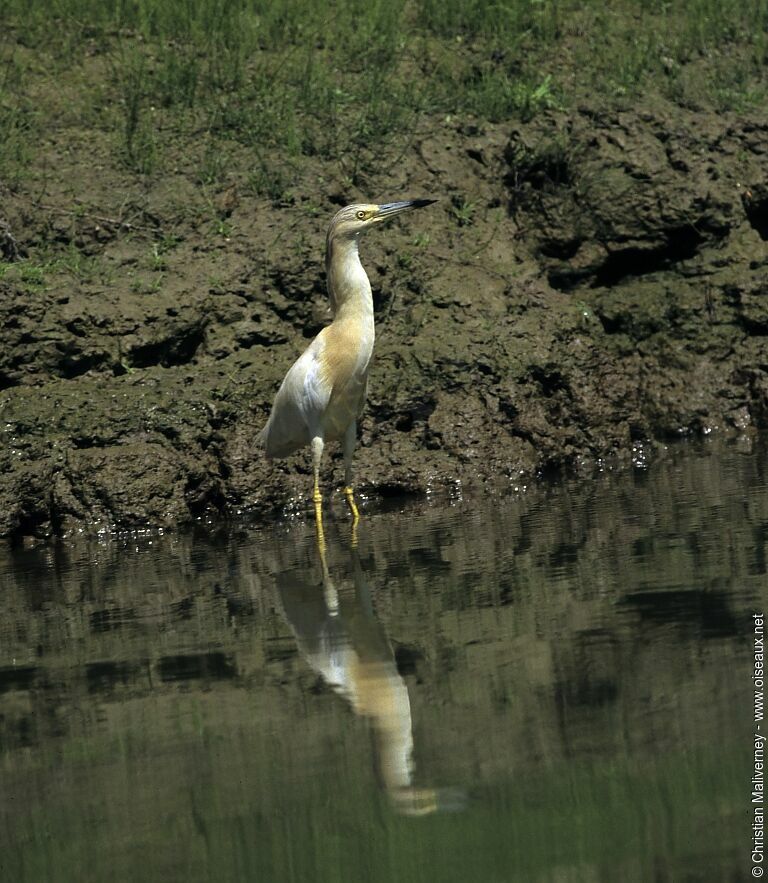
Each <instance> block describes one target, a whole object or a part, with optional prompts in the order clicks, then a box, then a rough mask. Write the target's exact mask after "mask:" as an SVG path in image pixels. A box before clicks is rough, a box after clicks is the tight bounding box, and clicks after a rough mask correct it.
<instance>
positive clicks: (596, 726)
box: [0, 443, 768, 883]
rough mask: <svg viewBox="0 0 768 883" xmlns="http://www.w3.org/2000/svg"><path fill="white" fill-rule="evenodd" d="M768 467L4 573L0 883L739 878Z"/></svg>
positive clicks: (14, 561)
mask: <svg viewBox="0 0 768 883" xmlns="http://www.w3.org/2000/svg"><path fill="white" fill-rule="evenodd" d="M767 475H768V456H766V450H765V448H764V447H758V448H757V449H756V450H752V448H751V447H750V446H748V445H746V444H745V443H739V444H734V445H730V446H723V447H721V448H719V449H718V448H715V447H713V446H706V445H705V446H702V447H687V448H684V449H680V450H678V451H676V452H673V453H672V454H671V455H670V456H669V458H668V459H667V460H666V461H665V462H662V463H658V464H656V465H654V466H652V467H651V468H649V469H638V470H633V471H628V472H624V473H621V474H611V473H604V474H599V475H597V476H593V477H591V478H590V479H588V480H587V479H585V480H568V481H562V482H557V483H542V484H540V485H538V486H536V487H533V488H531V489H529V490H528V491H527V492H526V493H522V494H517V495H511V496H508V497H494V498H489V499H487V500H484V499H482V498H480V497H478V496H473V497H472V498H471V499H461V497H460V495H457V496H456V498H455V499H454V500H453V501H452V503H451V504H450V505H449V504H447V503H445V502H443V503H441V504H431V503H411V504H407V505H405V504H403V505H393V506H390V507H388V508H387V509H386V510H385V509H383V508H381V507H378V508H377V507H375V506H372V507H369V509H368V511H367V513H366V514H365V515H364V519H363V521H362V523H361V526H360V529H359V531H358V536H357V544H354V543H353V542H352V539H351V534H350V526H349V523H348V521H347V520H346V518H345V516H344V514H343V513H344V509H343V501H338V502H337V503H336V504H335V505H334V507H333V511H332V512H330V513H329V518H328V521H327V524H326V539H327V546H328V548H327V568H326V569H324V568H323V566H322V562H321V560H320V558H319V555H318V551H317V547H316V543H315V537H314V529H313V525H312V523H311V521H309V522H304V521H301V520H299V521H297V522H295V523H291V522H281V523H277V524H274V525H264V526H260V527H253V528H248V529H245V528H240V529H233V530H230V531H226V532H224V531H222V532H220V533H218V534H213V535H211V534H210V533H203V532H202V531H200V532H197V533H191V534H188V535H183V536H167V537H158V536H145V537H133V538H122V539H120V540H115V539H112V540H103V541H98V540H91V541H82V542H78V543H71V544H67V545H62V546H59V547H57V548H36V549H26V550H25V549H15V550H10V549H7V548H6V549H4V550H2V551H0V612H1V615H0V879H2V880H8V881H14V883H26V881H30V883H32V881H35V883H38V881H47V880H51V881H57V883H58V881H105V880H118V881H122V880H135V881H142V883H152V881H172V880H183V881H198V880H199V881H206V880H216V881H241V880H243V881H251V880H253V881H280V883H282V881H362V880H370V881H390V880H391V881H395V880H396V881H405V883H409V881H422V880H424V881H431V880H439V881H454V880H456V881H459V880H461V881H517V880H521V881H529V880H533V881H539V880H541V881H550V880H551V881H582V880H584V881H587V880H588V881H602V880H605V881H616V880H623V881H633V880H662V881H663V880H712V881H718V880H723V881H726V880H727V881H732V880H740V879H747V878H748V877H749V870H750V867H751V866H750V863H749V851H750V850H749V843H750V835H751V830H750V827H749V822H750V814H751V805H750V787H749V780H750V776H751V766H750V763H751V744H752V743H751V733H752V681H751V651H752V643H751V636H752V620H751V617H752V614H753V613H754V612H755V610H757V609H760V608H762V605H763V603H764V601H765V590H766V560H767V558H768V485H767V478H766V476H767Z"/></svg>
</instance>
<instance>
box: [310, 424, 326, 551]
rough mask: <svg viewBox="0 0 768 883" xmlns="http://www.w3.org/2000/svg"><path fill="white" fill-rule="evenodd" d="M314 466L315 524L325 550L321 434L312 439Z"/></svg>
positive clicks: (318, 540)
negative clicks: (321, 487)
mask: <svg viewBox="0 0 768 883" xmlns="http://www.w3.org/2000/svg"><path fill="white" fill-rule="evenodd" d="M311 447H312V467H313V471H314V475H315V485H314V489H313V491H312V502H313V503H314V504H315V525H316V528H317V545H318V548H320V547H322V551H323V553H324V552H325V535H324V534H323V495H322V494H321V493H320V460H321V459H322V456H323V440H322V438H321V437H320V436H315V437H314V438H313V439H312V443H311Z"/></svg>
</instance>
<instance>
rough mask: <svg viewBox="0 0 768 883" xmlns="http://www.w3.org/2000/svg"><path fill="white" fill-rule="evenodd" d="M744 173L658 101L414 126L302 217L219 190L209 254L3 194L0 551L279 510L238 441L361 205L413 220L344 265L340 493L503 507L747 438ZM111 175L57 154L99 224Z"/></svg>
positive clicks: (274, 493) (723, 131)
mask: <svg viewBox="0 0 768 883" xmlns="http://www.w3.org/2000/svg"><path fill="white" fill-rule="evenodd" d="M62 149H63V148H62ZM94 150H96V151H97V150H98V145H97V144H95V145H94ZM767 152H768V117H766V116H765V115H764V114H762V113H760V112H752V113H749V114H742V115H740V116H736V115H730V114H715V113H711V114H708V113H705V112H702V111H699V112H696V113H693V112H686V111H685V110H682V109H681V108H680V107H677V106H672V105H668V104H666V103H664V102H663V101H659V102H656V103H654V104H652V105H649V106H648V107H642V106H638V107H637V108H635V109H634V110H632V111H627V110H624V111H608V110H603V109H600V108H598V107H593V106H581V107H579V108H578V109H576V110H574V111H572V112H570V113H568V114H566V113H564V112H561V111H556V110H550V111H547V112H545V113H542V114H540V115H538V116H536V117H535V118H534V119H532V120H531V121H530V122H527V123H518V122H515V123H512V122H510V123H498V124H493V125H491V124H483V125H481V124H476V123H472V124H468V123H467V122H464V123H456V122H450V121H449V122H445V121H440V122H435V123H434V125H432V126H425V127H423V130H422V131H421V134H420V135H419V137H418V138H417V139H416V140H415V141H414V143H413V144H412V145H411V146H410V147H409V148H408V150H407V151H406V153H405V155H404V156H402V158H401V159H400V160H399V161H398V162H397V163H395V164H393V165H392V167H391V169H390V170H389V171H388V173H387V174H386V175H382V176H381V177H379V178H377V177H375V176H372V177H371V180H370V181H369V182H368V185H367V193H362V192H358V191H359V188H358V189H357V190H348V189H345V188H344V187H343V186H342V185H340V184H339V183H338V182H336V181H334V180H333V177H332V176H330V177H329V178H328V179H327V181H326V185H325V187H326V189H325V191H324V192H323V193H322V194H321V196H320V206H319V208H318V207H316V206H310V205H309V204H308V203H307V202H303V201H302V200H301V199H299V198H297V197H295V196H294V198H292V199H291V200H287V201H285V202H284V203H282V204H280V203H277V202H274V201H271V200H268V199H265V198H264V197H259V196H255V195H248V194H243V193H240V194H238V191H237V180H236V179H237V173H236V171H235V172H234V173H233V176H234V178H235V181H234V183H233V182H228V183H227V185H226V187H225V186H224V185H222V188H221V192H220V193H218V194H216V199H217V200H218V201H219V202H222V201H225V202H226V206H225V208H226V211H224V210H221V211H218V215H217V217H218V218H219V225H220V227H219V229H216V230H214V231H212V229H211V224H210V221H209V220H206V219H205V218H204V217H203V216H202V215H200V214H197V215H195V214H194V213H190V214H189V215H184V214H179V212H178V211H177V209H176V206H177V205H178V199H179V198H180V197H179V194H178V192H172V191H173V188H172V187H170V186H169V188H168V190H167V191H165V190H163V188H160V187H158V188H156V189H155V190H153V191H152V192H151V193H150V194H149V195H146V194H144V195H143V196H142V195H141V194H134V196H135V200H136V202H135V204H133V206H132V208H131V210H130V211H127V210H126V209H125V205H126V204H127V203H124V209H123V215H118V213H117V212H115V213H114V214H115V217H114V218H113V217H111V215H110V214H109V213H108V212H107V211H106V210H103V211H102V213H101V214H99V213H97V212H94V214H93V215H91V214H90V213H89V212H84V213H82V215H80V216H70V215H68V214H67V213H66V211H64V209H63V208H61V207H62V206H64V204H65V200H64V196H63V195H62V194H59V197H58V198H59V202H58V203H57V201H56V200H57V196H56V194H55V193H54V194H52V195H50V196H49V197H48V201H47V202H46V206H48V207H47V208H42V207H41V206H40V205H39V203H37V204H36V203H35V201H34V200H35V197H34V195H33V193H32V192H31V190H30V191H29V192H27V191H26V190H25V189H24V187H20V188H17V189H16V190H15V191H14V192H13V193H9V194H7V195H6V196H5V198H4V205H3V213H4V215H3V218H2V219H0V251H2V255H3V259H4V260H5V261H6V262H7V269H6V272H5V273H4V275H3V278H2V280H1V281H0V407H1V408H2V421H1V422H0V432H2V434H3V444H2V446H0V535H10V536H24V535H36V536H45V535H50V534H66V533H67V532H69V531H72V530H73V529H77V528H78V527H80V526H89V527H92V526H110V527H117V528H125V527H135V526H140V525H147V524H151V525H174V524H178V523H180V522H184V521H187V520H189V519H192V518H196V517H205V516H206V515H209V514H215V515H217V516H218V515H226V514H233V513H237V512H241V511H252V512H264V511H267V510H270V509H274V508H280V507H284V506H286V505H289V504H290V503H291V501H292V500H294V499H297V498H300V497H302V496H304V495H305V494H306V489H307V486H308V476H307V473H308V463H307V460H306V458H304V457H300V456H299V457H296V458H294V459H292V460H289V461H286V462H285V463H278V464H267V463H266V462H265V461H264V460H263V458H262V456H261V454H260V452H259V451H258V450H257V449H256V447H255V444H254V439H255V436H256V433H257V431H258V429H259V427H260V426H261V424H262V422H263V420H264V419H265V416H266V414H267V410H268V407H269V405H270V403H271V400H272V397H273V394H274V391H275V389H276V387H277V384H278V383H279V381H280V379H281V377H282V375H283V373H284V372H285V370H286V369H287V368H288V366H289V365H290V364H291V362H292V361H293V359H294V358H295V357H296V356H297V354H298V353H299V352H300V351H301V349H302V348H303V347H304V346H305V345H306V344H307V342H308V340H309V339H310V338H311V337H312V336H313V335H314V334H316V333H317V331H318V330H319V329H320V328H321V327H322V326H323V323H324V322H325V321H327V310H326V296H325V291H324V284H325V283H324V278H323V270H322V248H323V241H324V239H323V237H324V230H325V226H326V224H327V221H328V219H329V218H330V216H331V214H332V213H333V212H334V211H335V210H336V207H337V206H338V205H339V204H342V203H344V202H346V201H353V200H354V199H358V198H361V197H362V198H366V199H369V200H370V199H376V198H381V199H382V200H384V199H389V198H398V197H406V196H430V197H438V198H440V202H439V203H438V204H437V205H436V206H434V207H432V208H431V209H430V210H429V211H425V212H422V213H419V215H418V216H414V217H413V218H409V219H407V220H406V221H404V222H402V223H400V224H397V225H393V226H392V227H390V228H387V229H381V230H377V231H376V232H375V233H373V234H371V235H370V236H369V237H368V238H367V239H366V240H365V241H364V242H363V243H362V249H361V250H362V257H363V263H364V265H365V266H366V268H367V269H368V271H369V275H370V278H371V282H372V285H373V288H374V297H375V304H376V310H377V320H378V340H377V348H376V356H375V363H374V366H373V369H372V373H371V387H370V394H369V404H368V407H367V410H366V412H365V416H364V418H363V420H362V424H361V428H360V436H361V437H360V447H359V449H358V454H357V462H358V480H359V485H360V487H361V489H362V490H363V491H364V492H367V493H369V494H370V493H373V494H375V493H379V494H396V493H424V492H425V491H427V490H429V489H430V488H439V487H441V486H446V485H450V484H451V483H453V482H455V481H456V480H461V481H462V482H464V483H485V484H489V485H490V484H492V485H494V486H498V487H502V488H503V487H505V486H508V485H509V484H510V483H515V482H516V481H517V480H518V477H519V475H520V474H521V473H522V472H529V473H530V472H533V471H536V470H540V469H543V468H552V467H562V466H566V467H568V466H575V465H578V464H580V463H583V462H594V461H595V460H598V459H601V458H607V457H617V458H627V457H629V456H630V453H631V451H632V447H633V445H635V444H637V443H648V444H650V445H653V444H654V443H656V442H659V441H663V440H665V439H668V438H671V437H677V436H678V435H679V434H681V433H688V432H708V431H709V430H711V429H721V430H726V431H733V432H742V433H743V432H748V431H749V429H750V427H751V426H752V425H754V424H760V423H762V422H765V419H766V416H767V415H768V306H767V304H768V287H767V286H766V281H765V279H766V260H767V259H768V250H767V244H766V240H768V177H766V176H767V175H768V172H766V163H765V157H766V153H767ZM110 169H112V167H111V166H110V165H109V164H108V163H103V164H98V165H97V166H95V167H94V165H93V164H92V163H90V164H89V163H88V161H87V157H85V156H83V157H82V158H81V159H80V160H79V161H78V160H77V159H73V160H71V164H70V168H69V172H68V173H69V175H70V181H72V180H75V181H78V182H80V183H81V184H82V187H81V194H82V196H83V198H84V199H85V198H86V197H87V200H88V202H89V204H91V205H96V206H99V205H113V204H114V199H112V201H111V202H110V194H113V193H114V191H115V190H119V189H120V188H123V187H125V186H127V185H126V184H125V182H124V181H122V180H120V177H119V174H118V173H117V172H115V171H110ZM320 170H321V165H320V161H319V160H318V168H311V169H310V168H309V167H308V170H307V172H306V175H307V180H306V182H305V183H306V184H307V188H308V190H311V189H313V188H316V184H312V183H311V182H312V181H315V182H316V180H317V177H316V176H317V174H319V171H320ZM301 185H302V182H301V181H299V182H297V186H296V188H295V190H294V193H298V192H301ZM193 198H194V197H193V196H190V199H193ZM222 204H223V203H222ZM57 205H58V206H59V207H60V208H59V209H57V208H56V206H57ZM216 205H218V203H216ZM137 206H138V208H137ZM97 215H98V217H97ZM225 221H226V223H225ZM44 243H48V244H50V243H58V244H59V246H60V250H61V254H64V255H65V257H64V258H61V259H60V260H59V262H58V263H57V264H56V265H55V266H48V267H44V268H42V270H41V271H40V273H41V275H42V276H44V278H43V279H36V278H33V276H32V275H30V274H32V267H31V264H30V261H29V260H18V258H19V257H22V256H29V255H33V254H34V253H35V250H36V249H40V248H41V246H42V245H43V244H44ZM324 480H325V481H326V482H328V486H329V487H330V486H331V484H332V483H333V482H334V480H335V481H336V483H338V480H339V473H338V465H337V464H335V463H330V462H329V464H328V466H327V474H326V475H325V477H324Z"/></svg>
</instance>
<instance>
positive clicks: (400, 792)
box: [278, 527, 463, 816]
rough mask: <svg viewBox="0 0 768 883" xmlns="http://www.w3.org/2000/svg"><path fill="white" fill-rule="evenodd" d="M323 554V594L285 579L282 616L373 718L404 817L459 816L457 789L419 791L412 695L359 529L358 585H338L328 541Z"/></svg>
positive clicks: (383, 764)
mask: <svg viewBox="0 0 768 883" xmlns="http://www.w3.org/2000/svg"><path fill="white" fill-rule="evenodd" d="M317 549H318V554H319V559H320V566H321V570H322V580H323V591H322V592H320V591H318V587H317V585H309V584H301V583H297V582H296V580H295V579H291V580H290V583H289V582H288V579H289V575H288V574H286V575H285V576H283V577H282V578H280V577H279V578H278V589H279V596H280V603H281V605H282V613H283V616H284V617H285V620H286V622H287V623H288V625H289V627H290V629H291V631H292V632H293V634H294V636H295V637H296V643H297V644H298V648H299V651H300V653H301V655H302V656H303V657H304V659H305V660H306V661H307V662H308V663H309V665H310V666H311V667H312V668H313V669H314V671H316V672H317V673H318V674H319V675H320V676H321V677H322V679H323V680H324V681H325V682H326V683H327V684H328V686H329V687H331V688H332V689H333V690H334V692H335V693H337V694H338V695H340V696H343V697H344V698H345V699H346V700H347V701H348V702H349V704H350V705H351V706H352V708H353V710H354V712H355V714H358V715H361V716H362V717H365V718H366V719H367V720H368V721H369V722H370V726H371V730H372V733H373V740H374V763H375V769H376V774H377V778H378V780H379V783H380V784H381V786H382V788H383V789H384V791H385V792H386V794H387V795H388V797H389V798H390V800H391V802H392V805H393V807H394V808H395V810H396V811H398V812H400V813H402V814H404V815H412V816H421V815H428V814H430V813H433V812H438V811H443V810H458V809H460V808H461V807H462V805H463V798H462V796H461V795H460V794H459V792H458V791H457V790H456V789H451V788H446V789H435V788H418V787H415V786H414V784H413V779H414V764H413V730H412V722H411V704H410V700H409V698H408V688H407V687H406V685H405V681H404V680H403V678H402V677H401V675H400V673H399V672H398V670H397V665H396V663H395V657H394V653H393V651H392V647H391V645H390V643H389V640H388V639H387V636H386V634H385V633H384V629H383V628H382V626H381V623H380V622H379V621H378V619H377V618H376V614H375V612H374V608H373V601H372V598H371V593H370V589H369V587H368V583H367V581H366V577H365V573H364V572H363V568H362V565H361V563H360V555H359V552H358V549H357V539H356V533H355V528H354V527H353V533H352V539H351V542H350V544H349V554H350V557H351V562H352V579H351V580H349V579H348V578H342V580H341V581H339V582H338V584H337V583H336V582H335V581H334V579H333V578H332V577H331V573H330V570H329V567H328V558H327V549H326V543H325V538H324V536H323V534H322V533H319V535H318V543H317Z"/></svg>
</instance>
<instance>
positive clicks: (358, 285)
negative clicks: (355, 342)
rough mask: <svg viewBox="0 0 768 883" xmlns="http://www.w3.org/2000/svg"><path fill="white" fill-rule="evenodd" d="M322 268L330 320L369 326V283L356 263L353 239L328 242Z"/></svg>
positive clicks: (370, 305)
mask: <svg viewBox="0 0 768 883" xmlns="http://www.w3.org/2000/svg"><path fill="white" fill-rule="evenodd" d="M325 269H326V275H327V277H328V296H329V297H330V299H331V308H332V309H333V313H334V321H335V322H338V321H342V320H345V319H355V320H357V321H365V322H370V323H371V324H373V296H372V294H371V283H370V282H369V281H368V275H367V273H366V272H365V270H364V269H363V265H362V264H361V263H360V255H359V254H358V251H357V238H356V237H355V238H351V239H331V240H329V242H328V247H327V250H326V255H325Z"/></svg>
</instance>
